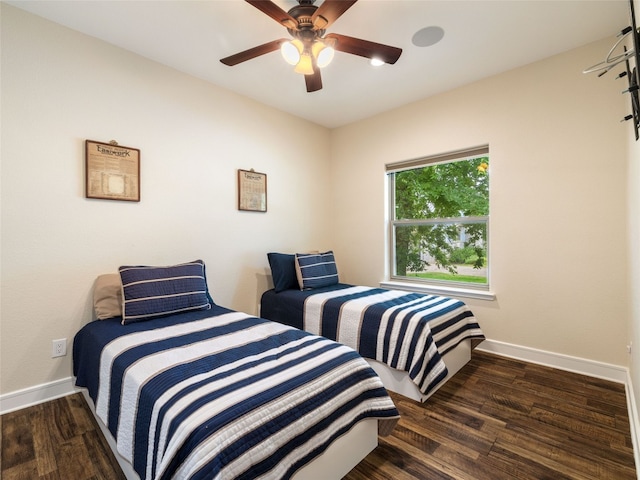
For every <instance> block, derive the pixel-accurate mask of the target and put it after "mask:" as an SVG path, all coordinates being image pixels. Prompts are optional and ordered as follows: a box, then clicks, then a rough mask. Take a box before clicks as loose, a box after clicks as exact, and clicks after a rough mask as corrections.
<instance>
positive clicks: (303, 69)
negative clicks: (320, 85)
mask: <svg viewBox="0 0 640 480" xmlns="http://www.w3.org/2000/svg"><path fill="white" fill-rule="evenodd" d="M293 71H294V72H296V73H301V74H303V75H313V61H312V60H311V55H309V54H308V53H306V52H304V53H303V54H302V55H300V61H299V62H298V64H297V65H296V68H294V69H293Z"/></svg>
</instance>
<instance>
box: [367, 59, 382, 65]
mask: <svg viewBox="0 0 640 480" xmlns="http://www.w3.org/2000/svg"><path fill="white" fill-rule="evenodd" d="M369 63H370V64H371V65H373V66H374V67H380V66H382V65H384V61H382V60H380V59H379V58H372V59H371V61H369Z"/></svg>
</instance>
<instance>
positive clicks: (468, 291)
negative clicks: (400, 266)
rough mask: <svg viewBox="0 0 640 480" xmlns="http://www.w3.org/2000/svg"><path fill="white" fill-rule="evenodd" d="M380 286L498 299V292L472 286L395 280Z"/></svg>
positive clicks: (409, 290) (408, 290) (451, 295)
mask: <svg viewBox="0 0 640 480" xmlns="http://www.w3.org/2000/svg"><path fill="white" fill-rule="evenodd" d="M380 287H382V288H389V289H392V290H405V291H407V292H417V293H430V294H434V295H445V296H449V297H463V298H475V299H479V300H488V301H493V300H495V299H496V294H495V293H493V292H490V291H488V290H474V289H472V288H459V287H446V286H440V285H426V284H416V283H409V282H398V281H395V280H388V281H386V282H380Z"/></svg>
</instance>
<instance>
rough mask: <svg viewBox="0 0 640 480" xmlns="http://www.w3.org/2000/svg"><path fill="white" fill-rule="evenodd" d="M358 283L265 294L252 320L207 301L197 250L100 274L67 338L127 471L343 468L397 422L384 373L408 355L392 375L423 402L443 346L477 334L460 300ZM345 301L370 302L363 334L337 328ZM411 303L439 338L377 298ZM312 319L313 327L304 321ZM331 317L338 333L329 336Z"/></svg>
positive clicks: (133, 475) (318, 473) (212, 473)
mask: <svg viewBox="0 0 640 480" xmlns="http://www.w3.org/2000/svg"><path fill="white" fill-rule="evenodd" d="M107 277H108V279H107ZM274 280H275V278H274ZM367 290H369V289H365V288H364V287H352V286H348V285H345V284H336V285H334V286H333V287H332V288H326V287H317V288H314V289H312V290H305V291H300V290H299V289H298V290H291V291H289V290H287V289H285V291H282V290H281V291H279V292H275V290H274V291H272V292H266V293H265V294H264V296H263V299H262V312H261V313H262V316H263V317H266V318H257V317H253V316H249V315H247V314H244V313H241V312H236V311H233V310H229V309H227V308H223V307H220V306H218V305H216V304H215V303H214V302H213V300H212V299H211V297H210V296H209V292H208V289H207V285H206V275H205V270H204V263H203V262H201V261H195V262H190V263H187V264H181V265H175V266H171V267H148V266H133V267H121V268H120V271H119V273H118V274H117V275H115V274H114V275H108V276H103V277H101V278H99V280H98V281H97V283H96V289H95V294H94V299H95V307H96V314H97V316H98V320H96V321H93V322H90V323H89V324H87V325H85V326H84V327H83V328H82V329H81V330H80V331H79V332H78V334H77V335H76V337H75V339H74V344H73V355H74V375H75V376H76V384H77V386H79V387H82V388H83V389H84V392H85V396H86V397H87V399H88V400H89V404H90V406H92V408H93V409H94V412H95V415H96V418H97V419H98V423H99V424H100V425H101V428H102V429H103V432H104V433H105V435H106V437H107V440H108V441H109V442H110V445H111V446H112V449H113V450H114V453H115V454H116V458H117V459H118V461H119V463H120V465H121V466H122V468H123V471H124V472H125V475H126V476H127V478H129V479H137V478H140V479H170V478H175V479H178V478H180V479H194V480H195V479H231V478H234V479H236V478H238V479H241V478H244V479H258V478H265V479H267V478H269V479H281V478H282V479H289V478H295V479H315V478H318V479H320V478H322V479H333V478H335V479H337V478H341V477H342V476H344V475H346V473H348V472H349V470H351V469H352V468H353V467H354V466H355V465H357V463H359V462H360V460H361V459H362V458H364V457H365V456H366V455H367V454H368V453H369V452H370V451H371V450H373V449H374V448H375V446H376V445H377V437H378V434H380V435H386V434H388V433H390V432H391V431H392V429H393V428H394V426H395V424H396V422H397V420H398V418H399V414H398V411H397V409H396V408H395V405H394V404H393V401H392V400H391V398H390V397H389V396H388V394H387V391H386V389H385V386H386V388H389V389H391V390H395V391H400V393H403V391H402V388H401V387H400V386H397V385H396V384H395V383H394V382H392V381H391V380H393V379H394V378H395V375H396V373H399V372H402V371H403V370H402V368H404V367H403V365H409V366H410V367H411V368H409V369H408V371H407V372H405V373H403V374H402V375H403V377H402V379H400V380H399V383H398V384H399V385H404V386H405V388H407V387H408V390H407V391H408V392H412V393H414V394H415V392H414V391H412V390H411V388H413V389H416V388H417V391H418V392H419V397H420V399H424V398H426V396H428V395H430V394H431V393H432V392H433V391H434V390H435V389H436V388H437V387H438V386H439V385H440V384H442V382H443V381H444V380H445V379H446V378H448V376H450V370H449V369H448V368H447V366H446V365H444V364H443V363H442V357H447V356H449V355H451V352H455V351H458V350H459V349H460V348H461V347H460V346H461V345H465V344H467V345H470V342H471V341H472V340H473V341H476V340H479V339H480V338H482V334H481V332H480V330H479V328H462V324H466V325H469V324H475V320H473V317H472V315H470V312H468V309H466V307H465V306H464V304H462V305H459V304H458V303H459V302H456V301H451V299H445V300H444V301H440V300H433V299H432V298H431V297H430V298H429V300H427V301H426V304H425V303H424V301H423V300H421V299H419V298H418V297H424V296H417V297H415V298H413V297H412V295H413V294H406V293H404V294H402V295H399V294H390V293H386V292H388V291H383V290H381V289H373V290H375V291H374V292H370V294H367V293H366V292H367ZM282 293H285V295H282ZM314 295H315V299H314ZM318 295H319V296H320V297H318ZM389 295H391V297H389ZM407 295H409V296H410V297H411V299H409V298H407ZM284 298H288V300H287V301H282V300H283V299H284ZM364 298H366V300H363V299H364ZM382 298H385V302H380V300H381V299H382ZM346 300H349V301H348V302H347V303H351V304H354V303H355V304H358V303H360V304H362V303H363V302H364V303H367V304H368V305H367V306H366V307H365V310H366V311H368V312H369V313H368V314H365V315H364V316H363V318H365V321H364V323H362V325H365V326H366V327H367V328H366V329H365V330H366V331H369V330H370V331H371V332H372V334H371V335H369V334H367V333H364V332H365V330H360V329H358V328H355V327H353V328H350V327H346V325H347V324H348V322H347V317H349V316H351V317H354V316H357V315H356V314H355V313H351V314H347V313H346V312H347V311H348V309H347V308H345V306H344V305H341V302H344V301H346ZM407 301H408V302H409V303H411V304H412V306H410V307H409V308H410V309H411V308H413V309H414V310H416V309H418V310H426V311H430V312H432V313H433V314H434V315H435V317H437V318H440V319H442V318H444V317H443V315H444V316H445V317H447V319H446V320H445V321H443V322H440V325H439V326H438V327H436V328H435V330H438V332H437V333H436V334H435V335H434V336H432V335H431V334H428V335H426V336H424V335H422V336H415V335H410V332H409V331H410V330H416V328H414V327H412V326H410V325H409V324H408V323H407V322H403V321H400V320H397V321H396V320H393V319H391V320H390V316H391V317H393V318H397V317H402V318H405V317H407V319H408V317H409V316H406V315H404V314H401V315H398V313H395V314H394V313H393V311H390V310H389V308H388V307H384V308H383V306H382V304H385V303H387V302H391V303H392V304H394V305H396V306H399V305H400V304H404V303H406V302H407ZM418 304H423V305H422V307H424V308H422V307H417V305H418ZM301 305H302V307H301ZM305 305H306V307H305ZM427 305H430V306H427ZM444 305H446V307H445V306H444ZM360 306H362V305H360ZM301 308H302V310H300V309H301ZM311 310H314V311H316V312H317V315H316V317H315V319H314V320H311V317H310V313H309V312H310V311H311ZM336 310H337V311H338V312H339V313H340V312H341V313H342V315H340V314H338V315H337V314H336ZM445 311H446V312H447V313H446V314H443V313H442V312H445ZM300 312H302V313H300ZM373 312H376V313H379V314H380V318H381V319H386V320H378V321H376V320H373V317H372V316H371V315H370V314H373ZM385 312H386V313H385ZM435 312H440V313H438V314H435ZM414 316H415V315H414ZM427 316H428V315H427ZM269 317H272V318H271V319H269ZM330 317H334V318H337V324H338V326H337V327H335V328H334V327H330V324H331V323H330ZM454 318H455V320H454ZM271 320H276V321H271ZM427 320H428V322H427ZM431 320H432V319H426V317H425V320H424V321H420V322H418V323H419V324H420V325H423V324H425V322H427V323H429V324H430V323H431ZM310 322H311V323H315V324H316V325H317V326H319V331H318V332H317V333H312V332H308V331H304V330H305V329H307V330H309V329H310V325H311V323H310ZM373 324H377V325H378V328H370V327H371V325H373ZM383 325H384V326H385V327H384V328H383ZM390 325H396V326H395V327H391V326H390ZM475 325H476V327H477V324H475ZM300 327H304V328H300ZM331 328H334V330H335V335H334V336H335V340H338V341H334V340H332V339H330V338H326V337H331V335H329V330H330V329H331ZM417 330H425V328H424V325H423V326H422V327H419V328H418V329H417ZM426 330H429V328H427V329H426ZM384 332H387V333H384ZM455 332H458V333H455ZM320 334H322V335H320ZM368 336H373V337H375V338H376V342H377V343H378V344H379V345H381V348H380V349H379V351H380V352H382V354H381V355H378V353H376V352H377V351H378V349H376V348H375V347H370V346H369V347H368V346H367V345H368V342H367V341H366V340H365V338H366V337H368ZM402 336H406V338H407V340H399V339H400V338H401V337H402ZM412 337H413V338H419V340H415V341H414V340H411V338H412ZM422 338H424V339H426V340H425V342H426V343H425V344H424V345H423V340H422ZM434 338H437V340H434ZM402 345H407V346H406V347H402ZM442 345H444V347H442ZM354 347H355V348H354ZM368 348H369V349H370V348H373V350H367V349H368ZM470 348H471V347H470V346H469V347H468V348H467V355H468V353H469V352H470ZM440 349H442V350H441V351H440ZM356 350H361V352H360V354H358V353H357V352H356ZM364 354H366V355H364ZM361 355H362V356H367V355H368V356H370V357H371V360H370V361H369V362H370V363H367V361H365V360H364V359H363V358H362V356H361ZM420 357H422V358H423V360H422V361H421V360H420ZM370 364H371V365H370ZM387 364H391V365H394V366H395V367H398V368H401V369H400V370H398V369H397V368H390V367H389V366H388V365H387ZM372 366H373V368H371V367H372ZM378 371H380V372H382V374H381V375H382V377H380V376H379V375H380V373H379V374H376V372H378ZM388 375H391V377H390V378H391V380H390V379H389V378H385V376H388ZM381 378H382V380H381ZM394 381H395V380H394ZM383 382H385V383H384V384H383ZM402 382H405V383H402ZM391 387H393V388H391ZM410 396H411V395H410Z"/></svg>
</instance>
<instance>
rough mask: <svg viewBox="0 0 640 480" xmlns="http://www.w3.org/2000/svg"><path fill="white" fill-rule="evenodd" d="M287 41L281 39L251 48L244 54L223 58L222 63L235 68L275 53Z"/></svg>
mask: <svg viewBox="0 0 640 480" xmlns="http://www.w3.org/2000/svg"><path fill="white" fill-rule="evenodd" d="M286 41H287V39H286V38H280V39H278V40H274V41H272V42H269V43H265V44H263V45H258V46H257V47H253V48H250V49H249V50H245V51H244V52H239V53H236V54H235V55H231V56H229V57H225V58H222V59H221V60H220V61H221V62H222V63H224V64H225V65H229V66H230V67H233V66H234V65H237V64H239V63H242V62H246V61H247V60H251V59H252V58H256V57H259V56H260V55H264V54H265V53H271V52H275V51H276V50H278V49H279V48H280V45H282V42H286Z"/></svg>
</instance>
